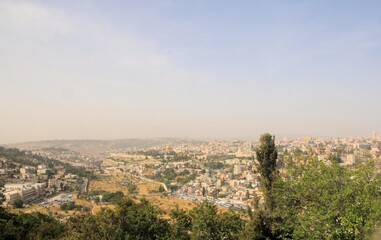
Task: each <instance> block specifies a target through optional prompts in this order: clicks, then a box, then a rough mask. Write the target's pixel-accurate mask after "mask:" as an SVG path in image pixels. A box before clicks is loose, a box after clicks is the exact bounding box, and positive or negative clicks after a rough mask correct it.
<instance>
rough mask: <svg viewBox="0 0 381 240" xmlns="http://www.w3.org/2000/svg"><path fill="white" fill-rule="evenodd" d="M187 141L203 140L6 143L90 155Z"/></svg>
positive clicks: (27, 147)
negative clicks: (59, 149)
mask: <svg viewBox="0 0 381 240" xmlns="http://www.w3.org/2000/svg"><path fill="white" fill-rule="evenodd" d="M182 142H184V143H186V142H188V143H189V142H192V143H194V142H201V141H195V140H184V139H175V138H160V139H119V140H46V141H36V142H23V143H15V144H8V145H5V146H6V147H9V148H11V147H13V148H19V149H23V150H37V149H44V148H45V149H46V148H61V149H68V150H71V151H75V152H79V153H82V154H84V155H88V156H102V155H108V153H110V152H117V151H129V150H132V149H134V148H137V149H144V148H151V147H154V146H164V145H165V144H175V143H182Z"/></svg>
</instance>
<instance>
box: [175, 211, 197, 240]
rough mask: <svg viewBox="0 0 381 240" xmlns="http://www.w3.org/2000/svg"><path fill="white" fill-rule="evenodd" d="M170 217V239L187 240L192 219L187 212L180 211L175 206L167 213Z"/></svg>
mask: <svg viewBox="0 0 381 240" xmlns="http://www.w3.org/2000/svg"><path fill="white" fill-rule="evenodd" d="M169 216H170V217H171V221H172V223H171V227H170V239H171V240H189V239H190V236H189V234H188V233H189V232H190V230H191V227H192V219H191V217H190V216H189V214H188V212H186V211H185V210H183V209H180V208H179V206H178V205H177V206H176V208H175V209H172V210H171V212H170V213H169Z"/></svg>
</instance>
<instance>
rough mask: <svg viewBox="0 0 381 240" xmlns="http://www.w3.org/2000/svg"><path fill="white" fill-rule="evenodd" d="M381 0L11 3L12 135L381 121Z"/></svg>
mask: <svg viewBox="0 0 381 240" xmlns="http://www.w3.org/2000/svg"><path fill="white" fill-rule="evenodd" d="M380 13H381V1H379V0H375V1H371V0H369V1H348V0H345V1H344V0H343V1H331V0H327V1H294V0H293V1H284V0H282V1H204V0H201V1H185V0H184V1H124V0H123V1H122V0H121V1H90V0H87V1H85V0H84V1H78V0H72V1H70V0H65V1H58V0H57V1H17V0H12V1H6V0H5V1H4V0H1V1H0V112H1V114H0V143H11V142H20V141H30V140H43V139H83V138H92V139H113V138H130V137H141V138H148V137H191V138H205V137H207V138H251V137H254V136H257V135H258V134H260V133H262V132H264V131H270V132H271V133H273V134H277V135H285V134H286V135H287V134H292V135H294V134H295V135H307V134H308V135H319V136H350V135H353V136H359V135H370V133H371V131H373V130H378V131H379V132H380V131H381V105H380V104H381V14H380Z"/></svg>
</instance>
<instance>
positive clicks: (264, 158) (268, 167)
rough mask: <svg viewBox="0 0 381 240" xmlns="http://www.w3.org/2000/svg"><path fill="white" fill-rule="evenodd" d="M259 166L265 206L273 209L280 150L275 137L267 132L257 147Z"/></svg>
mask: <svg viewBox="0 0 381 240" xmlns="http://www.w3.org/2000/svg"><path fill="white" fill-rule="evenodd" d="M256 156H257V161H258V164H257V168H258V171H259V173H260V174H261V179H260V183H261V188H262V191H263V192H264V196H265V206H266V208H267V210H269V211H271V210H272V208H273V203H272V188H273V183H274V181H275V180H276V178H277V176H278V172H277V170H276V167H277V158H278V151H277V149H276V146H275V137H273V136H271V135H270V134H269V133H265V134H263V135H262V136H261V138H260V145H259V146H258V147H257V148H256Z"/></svg>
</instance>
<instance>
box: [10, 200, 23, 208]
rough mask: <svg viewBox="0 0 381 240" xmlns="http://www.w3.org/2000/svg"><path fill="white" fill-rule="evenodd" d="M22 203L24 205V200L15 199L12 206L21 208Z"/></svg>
mask: <svg viewBox="0 0 381 240" xmlns="http://www.w3.org/2000/svg"><path fill="white" fill-rule="evenodd" d="M23 205H24V202H23V201H22V200H21V199H17V200H16V201H15V202H14V203H13V207H14V208H22V206H23Z"/></svg>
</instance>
